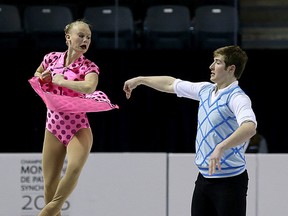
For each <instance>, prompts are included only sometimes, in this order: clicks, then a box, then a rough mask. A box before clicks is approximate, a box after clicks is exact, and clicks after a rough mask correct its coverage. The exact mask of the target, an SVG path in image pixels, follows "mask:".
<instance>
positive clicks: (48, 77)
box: [40, 71, 52, 83]
mask: <svg viewBox="0 0 288 216" xmlns="http://www.w3.org/2000/svg"><path fill="white" fill-rule="evenodd" d="M40 80H41V81H42V82H43V83H50V82H51V81H52V75H51V71H44V72H43V73H41V76H40Z"/></svg>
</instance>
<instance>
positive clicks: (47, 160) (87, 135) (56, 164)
mask: <svg viewBox="0 0 288 216" xmlns="http://www.w3.org/2000/svg"><path fill="white" fill-rule="evenodd" d="M64 32H65V39H66V44H67V46H68V49H67V50H66V51H65V52H51V53H48V54H46V55H45V57H44V59H43V61H42V62H41V64H40V66H39V67H38V68H37V70H36V72H35V74H34V78H35V77H37V79H38V80H39V84H40V85H41V88H42V89H43V90H44V91H45V92H49V94H50V95H51V94H56V95H57V96H59V95H63V98H64V97H67V96H70V97H75V98H78V99H79V98H81V97H83V96H85V94H91V93H93V92H95V91H96V87H97V84H98V74H99V68H98V67H97V65H96V64H95V63H94V62H92V61H90V60H88V59H87V58H86V57H84V55H83V54H84V53H86V52H87V50H88V48H89V46H90V42H91V26H90V25H89V24H88V23H86V22H85V21H84V20H77V21H74V22H72V23H70V24H68V25H67V26H66V27H65V29H64ZM83 100H84V99H83ZM56 102H57V101H56ZM92 143H93V135H92V131H91V128H90V124H89V121H88V118H87V114H86V112H80V111H78V112H77V111H75V112H62V111H59V110H51V109H49V108H48V106H47V119H46V128H45V136H44V143H43V152H42V169H43V177H44V199H45V206H44V208H43V209H42V210H41V211H40V213H39V215H38V216H60V215H61V208H62V206H63V204H64V202H65V201H66V199H67V198H68V196H69V195H70V194H71V193H72V191H73V190H74V188H75V187H76V185H77V181H78V178H79V176H80V174H81V170H82V168H83V166H84V164H85V162H86V160H87V157H88V155H89V153H90V150H91V147H92ZM66 157H67V168H66V171H65V174H64V175H63V176H61V172H62V168H63V164H64V160H65V158H66Z"/></svg>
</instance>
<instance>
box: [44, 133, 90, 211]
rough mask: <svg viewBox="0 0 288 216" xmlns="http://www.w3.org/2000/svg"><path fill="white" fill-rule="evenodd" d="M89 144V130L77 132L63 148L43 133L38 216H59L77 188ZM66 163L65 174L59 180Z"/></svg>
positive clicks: (88, 150) (48, 134) (55, 140)
mask: <svg viewBox="0 0 288 216" xmlns="http://www.w3.org/2000/svg"><path fill="white" fill-rule="evenodd" d="M92 143H93V136H92V132H91V129H90V128H82V129H80V130H79V131H78V132H77V133H76V134H75V135H74V136H73V138H72V139H71V141H70V142H69V144H68V145H67V147H65V145H63V144H62V143H61V142H60V141H59V140H58V139H57V138H56V137H55V136H54V135H53V134H52V133H51V132H49V131H48V130H47V129H45V137H44V144H43V152H42V171H43V177H44V199H45V204H46V205H45V206H44V208H43V209H42V210H41V212H40V213H39V215H38V216H61V208H62V206H63V204H64V202H65V201H66V199H67V198H68V197H69V195H70V194H71V193H72V192H73V190H74V188H75V187H76V185H77V182H78V178H79V176H80V173H81V170H82V168H83V166H84V164H85V162H86V160H87V158H88V155H89V153H90V151H91V147H92ZM65 157H66V159H67V168H66V172H65V174H64V175H63V177H62V178H61V173H62V168H63V164H64V161H65Z"/></svg>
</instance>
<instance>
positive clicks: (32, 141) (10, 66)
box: [0, 0, 288, 153]
mask: <svg viewBox="0 0 288 216" xmlns="http://www.w3.org/2000/svg"><path fill="white" fill-rule="evenodd" d="M2 2H5V1H2ZM15 2H16V1H15ZM47 2H49V3H53V1H47ZM47 2H42V3H47ZM67 2H68V1H67ZM67 2H64V1H63V3H64V4H66V3H67ZM95 2H97V1H95ZM101 2H102V3H103V1H98V2H97V3H99V4H100V3H101ZM106 2H107V1H106ZM124 2H125V1H123V2H122V1H121V3H124ZM126 2H127V4H129V3H130V5H131V7H132V8H133V7H134V9H135V10H134V13H135V14H137V15H138V16H137V15H136V18H137V19H138V18H139V19H141V16H142V14H143V13H144V12H143V10H145V8H143V7H142V10H141V9H140V8H141V7H140V5H141V3H143V4H144V3H145V2H146V3H147V2H149V1H128V0H127V1H126ZM136 2H137V3H138V4H136ZM151 2H152V1H151ZM163 2H165V1H163ZM166 2H167V1H166ZM168 2H169V1H168ZM183 2H186V3H187V2H189V1H183ZM190 2H191V1H190ZM10 3H13V2H10ZM32 3H33V2H32V1H21V5H20V6H25V4H32ZM58 3H59V2H58ZM198 3H199V1H198ZM202 3H203V2H202ZM69 4H71V5H77V3H73V2H69ZM83 4H84V3H80V4H79V5H78V6H79V7H76V8H77V9H78V10H81V7H82V6H83ZM136 5H137V6H138V7H136ZM78 14H81V12H79V11H78ZM63 43H65V41H64V36H63ZM246 52H247V54H248V56H249V61H248V63H247V66H246V70H245V71H244V74H243V76H242V77H241V79H240V86H241V87H242V89H243V90H244V91H245V92H246V93H247V94H248V95H249V96H250V98H251V100H252V106H253V108H254V111H255V113H256V117H257V120H258V131H259V132H260V133H261V134H262V135H264V137H265V138H266V140H267V142H268V148H269V152H271V153H288V145H287V144H288V143H287V134H286V132H287V116H286V113H287V111H286V110H287V109H286V106H285V105H284V104H286V100H287V90H286V88H285V84H286V83H287V57H288V50H287V49H275V50H273V49H257V50H253V49H248V50H246ZM44 54H46V50H38V51H37V52H34V51H33V50H31V49H30V48H29V44H25V46H24V47H22V48H21V49H20V48H19V49H17V50H5V51H4V50H1V49H0V59H1V69H2V70H1V71H2V85H1V88H2V91H1V92H2V96H4V98H3V99H2V115H3V116H2V134H3V136H2V137H3V141H2V144H1V147H0V152H41V150H42V140H43V134H44V127H45V119H46V108H45V105H44V103H43V102H42V100H41V99H40V97H38V95H37V94H36V93H35V92H34V91H33V89H32V88H31V87H30V85H29V83H28V79H29V78H31V77H32V76H33V74H34V71H35V70H36V68H37V67H38V65H39V64H40V62H41V61H42V58H43V56H44ZM86 57H88V58H89V59H90V60H92V61H94V62H95V63H96V64H97V65H98V66H99V67H100V77H99V85H98V89H99V90H102V91H104V92H105V93H106V94H107V95H108V97H109V98H110V99H111V102H112V103H116V104H118V105H119V107H120V109H119V110H112V111H107V112H99V113H89V114H88V115H89V118H90V123H91V127H92V129H93V133H94V145H93V148H92V151H93V152H173V153H193V152H194V139H195V133H196V121H197V120H196V118H197V107H198V106H197V105H198V103H197V102H195V101H192V100H188V99H183V98H177V97H176V95H172V94H165V93H161V92H157V91H155V90H153V89H150V88H147V87H142V86H140V87H138V88H137V89H136V90H135V91H134V92H133V94H132V97H131V99H130V100H127V99H126V98H125V94H124V92H123V90H122V87H123V84H124V81H125V80H127V79H129V78H131V77H134V76H138V75H171V76H174V77H178V78H181V79H187V80H190V81H208V80H209V76H210V71H209V68H208V67H209V65H210V64H211V62H212V61H213V56H212V52H211V51H209V50H145V49H134V50H93V49H90V50H89V51H88V52H87V53H86ZM284 93H285V94H284ZM3 128H4V130H3Z"/></svg>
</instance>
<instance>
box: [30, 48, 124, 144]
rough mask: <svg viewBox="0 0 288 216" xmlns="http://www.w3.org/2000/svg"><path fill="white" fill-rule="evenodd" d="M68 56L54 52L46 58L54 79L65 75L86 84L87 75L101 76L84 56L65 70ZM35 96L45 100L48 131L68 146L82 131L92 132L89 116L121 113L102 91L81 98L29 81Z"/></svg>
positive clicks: (94, 65) (33, 78)
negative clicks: (113, 112)
mask: <svg viewBox="0 0 288 216" xmlns="http://www.w3.org/2000/svg"><path fill="white" fill-rule="evenodd" d="M65 54H66V52H51V53H48V54H47V55H45V56H44V59H43V61H42V66H43V68H44V70H50V71H51V72H52V76H53V75H55V74H63V75H64V78H65V79H67V80H79V81H81V80H84V78H85V75H86V74H88V73H97V74H99V68H98V66H97V65H96V64H95V63H94V62H92V61H90V60H88V59H87V58H86V57H85V56H84V55H82V56H81V57H80V58H78V59H77V60H76V61H75V62H74V63H72V64H70V65H69V66H68V67H64V57H65ZM29 83H30V84H31V86H32V88H33V89H34V90H35V92H36V93H37V94H38V95H39V96H40V97H41V98H42V100H43V101H44V103H45V104H46V107H47V118H46V128H47V129H48V130H49V131H50V132H51V133H53V134H54V135H55V136H56V137H57V138H58V139H59V140H60V141H61V142H62V143H63V144H64V145H65V146H67V145H68V143H69V141H70V140H71V139H72V137H73V135H74V134H75V133H76V132H77V131H78V130H80V129H81V128H89V127H90V124H89V120H88V117H87V114H86V113H87V112H101V111H108V110H112V109H118V108H119V107H118V105H114V104H112V103H111V102H110V100H109V98H108V96H107V95H106V94H105V93H104V92H102V91H95V92H94V93H92V94H81V93H79V92H76V91H73V90H71V89H68V88H65V87H60V86H57V85H53V84H52V83H45V84H43V83H41V82H40V81H39V78H38V77H32V78H31V79H29Z"/></svg>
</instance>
